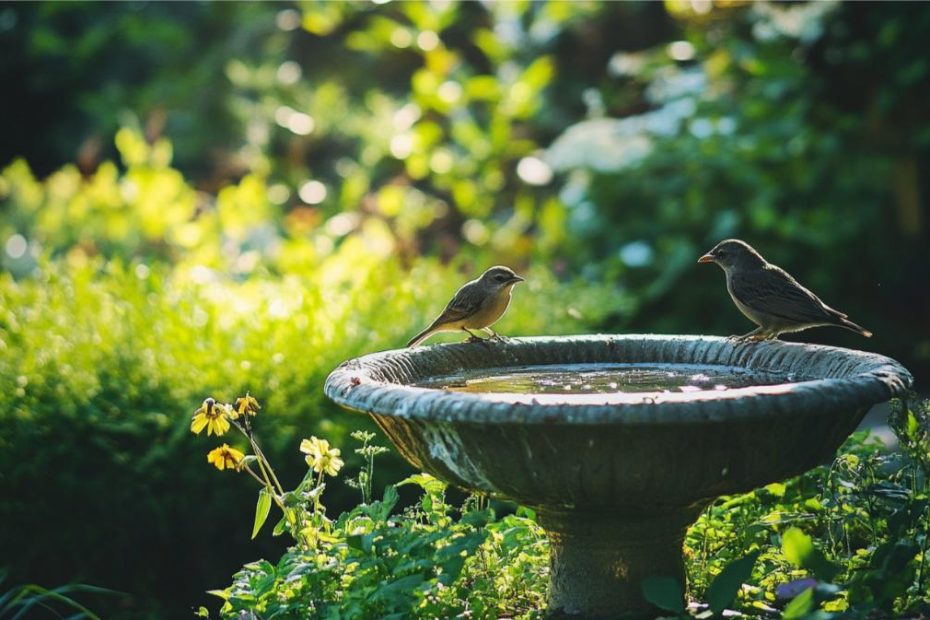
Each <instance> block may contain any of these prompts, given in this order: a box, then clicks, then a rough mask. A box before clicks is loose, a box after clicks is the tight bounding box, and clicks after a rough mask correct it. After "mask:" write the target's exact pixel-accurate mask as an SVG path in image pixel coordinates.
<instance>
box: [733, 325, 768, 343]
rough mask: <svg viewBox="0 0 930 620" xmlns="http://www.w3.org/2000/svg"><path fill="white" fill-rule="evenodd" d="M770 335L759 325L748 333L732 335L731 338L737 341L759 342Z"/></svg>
mask: <svg viewBox="0 0 930 620" xmlns="http://www.w3.org/2000/svg"><path fill="white" fill-rule="evenodd" d="M770 337H771V336H769V335H768V334H767V333H766V330H765V328H763V327H757V328H755V329H754V330H752V331H751V332H749V333H748V334H743V335H742V336H730V339H731V340H735V341H737V342H758V341H759V340H766V339H768V338H770Z"/></svg>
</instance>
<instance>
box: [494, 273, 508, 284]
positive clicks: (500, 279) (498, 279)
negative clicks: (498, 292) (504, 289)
mask: <svg viewBox="0 0 930 620" xmlns="http://www.w3.org/2000/svg"><path fill="white" fill-rule="evenodd" d="M494 279H495V280H497V281H498V282H503V281H504V280H506V279H507V276H505V275H504V274H499V275H496V276H494Z"/></svg>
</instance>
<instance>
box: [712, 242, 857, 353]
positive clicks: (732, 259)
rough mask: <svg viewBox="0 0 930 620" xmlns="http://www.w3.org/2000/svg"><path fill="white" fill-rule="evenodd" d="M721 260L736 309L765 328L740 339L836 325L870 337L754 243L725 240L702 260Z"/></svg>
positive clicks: (775, 335) (716, 261) (757, 338)
mask: <svg viewBox="0 0 930 620" xmlns="http://www.w3.org/2000/svg"><path fill="white" fill-rule="evenodd" d="M698 262H699V263H716V264H717V265H719V266H720V267H721V268H722V269H723V271H724V272H725V273H726V274H727V291H729V293H730V297H732V298H733V302H734V303H735V304H736V307H737V308H739V309H740V312H742V313H743V314H744V315H746V317H747V318H748V319H749V320H750V321H752V322H753V323H755V324H756V325H758V326H759V328H758V329H755V330H753V331H751V332H749V333H748V334H744V335H742V336H739V337H738V339H739V340H771V339H773V338H777V337H778V336H779V334H784V333H789V332H798V331H801V330H802V329H807V328H808V327H820V326H824V325H835V326H837V327H844V328H846V329H848V330H850V331H854V332H856V333H857V334H862V335H863V336H865V337H866V338H869V337H871V336H872V332H870V331H869V330H867V329H864V328H862V327H860V326H858V325H856V324H855V323H853V322H852V321H850V320H849V319H847V318H846V315H845V314H843V313H842V312H840V311H838V310H834V309H833V308H831V307H830V306H828V305H827V304H825V303H823V302H822V301H820V298H819V297H817V296H816V295H814V294H813V293H812V292H810V291H809V290H807V289H806V288H804V287H803V286H801V284H799V283H798V281H797V280H795V279H794V278H792V277H791V276H790V275H788V273H787V272H785V270H783V269H781V268H779V267H777V266H775V265H773V264H771V263H769V262H767V261H766V260H765V259H764V258H762V256H761V255H760V254H759V253H758V252H756V251H755V250H754V249H753V248H752V247H751V246H750V245H749V244H748V243H745V242H743V241H740V240H739V239H727V240H726V241H721V242H720V243H718V244H717V245H716V246H714V249H712V250H711V251H710V252H708V253H707V254H705V255H704V256H702V257H701V258H699V259H698Z"/></svg>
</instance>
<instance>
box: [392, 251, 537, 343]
mask: <svg viewBox="0 0 930 620" xmlns="http://www.w3.org/2000/svg"><path fill="white" fill-rule="evenodd" d="M517 282H523V278H521V277H520V276H518V275H517V274H515V273H514V272H513V270H512V269H510V268H509V267H500V266H498V267H491V268H490V269H488V270H487V271H485V272H484V273H483V274H481V277H480V278H477V279H475V280H472V281H471V282H468V283H466V284H465V285H463V286H462V288H460V289H459V290H458V291H456V293H455V296H453V297H452V301H450V302H449V304H448V305H447V306H446V309H445V310H443V311H442V314H440V315H439V316H438V317H436V320H435V321H433V322H432V323H431V324H430V326H429V327H427V328H426V329H424V330H423V331H422V332H420V333H419V334H417V335H416V336H415V337H414V338H413V339H412V340H411V341H410V342H408V343H407V346H408V347H415V346H417V345H418V344H420V343H421V342H423V341H424V340H426V339H427V338H429V337H430V336H432V335H433V334H435V333H436V332H445V331H456V330H459V329H461V330H464V331H466V332H468V333H469V335H471V338H469V341H474V340H481V338H479V337H478V336H476V335H475V334H474V333H473V332H472V331H471V330H473V329H480V330H482V331H484V332H485V333H487V334H488V335H489V336H491V338H494V339H497V340H500V338H501V337H500V336H498V335H497V334H496V333H495V332H494V330H492V329H491V325H493V324H494V323H495V322H496V321H497V320H498V319H499V318H501V317H502V316H503V315H504V312H505V311H506V310H507V306H508V305H509V304H510V290H511V289H512V288H513V285H514V284H516V283H517Z"/></svg>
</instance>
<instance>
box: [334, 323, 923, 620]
mask: <svg viewBox="0 0 930 620" xmlns="http://www.w3.org/2000/svg"><path fill="white" fill-rule="evenodd" d="M911 383H912V378H911V376H910V374H909V373H908V371H907V370H906V369H905V368H904V367H902V366H901V365H900V364H898V363H897V362H895V361H894V360H892V359H889V358H887V357H882V356H880V355H875V354H872V353H865V352H861V351H853V350H849V349H840V348H836V347H825V346H816V345H807V344H796V343H786V342H764V343H738V342H734V341H732V340H728V339H724V338H713V337H699V336H652V335H627V336H572V337H540V338H520V339H514V340H510V341H508V342H506V343H497V342H493V343H484V344H483V343H468V344H456V345H438V346H430V347H423V348H415V349H403V350H397V351H385V352H382V353H375V354H371V355H366V356H364V357H360V358H358V359H354V360H350V361H348V362H345V363H344V364H342V365H341V366H339V368H337V369H336V370H335V371H333V373H332V374H331V375H330V376H329V378H328V379H327V381H326V387H325V391H326V394H327V395H328V396H329V397H330V398H331V399H333V400H334V401H336V402H337V403H339V404H340V405H342V406H344V407H347V408H349V409H353V410H357V411H362V412H366V413H369V414H371V416H372V417H373V418H374V419H375V421H376V422H377V423H378V425H379V426H380V427H381V428H382V429H383V430H384V432H385V433H386V434H387V436H388V437H389V438H390V440H391V441H392V442H393V443H394V445H395V446H396V447H397V449H398V450H399V451H400V453H401V454H402V455H403V456H404V457H405V458H406V459H407V460H408V461H409V462H410V463H411V464H412V465H413V466H414V467H417V468H419V469H421V470H424V471H427V472H429V473H431V474H433V475H434V476H436V477H438V478H441V479H442V480H445V481H447V482H449V483H451V484H454V485H456V486H458V487H461V488H463V489H467V490H471V491H477V492H481V493H487V494H490V495H493V496H496V497H501V498H507V499H511V500H514V501H516V502H519V503H520V504H523V505H526V506H530V507H532V508H533V509H535V510H536V512H537V516H538V520H539V523H540V525H542V527H543V528H544V529H545V530H546V532H547V534H548V536H549V541H550V543H551V546H550V548H551V555H550V569H551V571H550V577H549V597H548V600H549V610H550V612H552V613H554V614H564V615H568V616H575V615H577V616H579V617H588V618H597V617H612V618H613V617H619V616H637V615H648V614H649V613H650V611H651V610H650V607H649V605H648V603H646V601H645V600H644V598H643V596H642V589H641V582H642V580H643V579H644V578H647V577H651V576H672V577H676V578H678V579H679V580H681V582H682V583H684V568H683V563H682V558H681V543H682V540H683V537H684V534H685V530H686V529H687V528H688V526H690V525H691V524H692V523H693V522H694V520H695V519H696V518H697V517H698V515H699V514H700V512H701V510H702V509H703V508H704V507H705V506H707V505H708V504H709V503H710V502H711V501H713V499H714V498H716V497H718V496H719V495H724V494H729V493H739V492H743V491H748V490H750V489H753V488H756V487H759V486H761V485H765V484H768V483H770V482H774V481H777V480H782V479H785V478H788V477H791V476H794V475H797V474H800V473H802V472H804V471H806V470H808V469H810V468H812V467H814V466H816V465H819V464H821V463H825V462H828V461H829V460H830V459H831V458H832V457H833V454H834V452H835V451H836V449H837V448H838V447H839V446H840V444H842V443H843V440H844V439H845V438H846V437H847V436H848V435H849V433H850V432H852V431H853V429H855V427H856V425H857V424H858V423H859V421H860V420H861V419H862V417H863V416H864V415H865V413H866V412H867V411H868V410H869V408H870V407H871V406H872V405H874V404H876V403H880V402H883V401H886V400H888V399H889V398H891V397H893V396H896V395H899V394H901V393H902V392H903V391H904V390H906V389H907V388H909V387H910V385H911Z"/></svg>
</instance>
